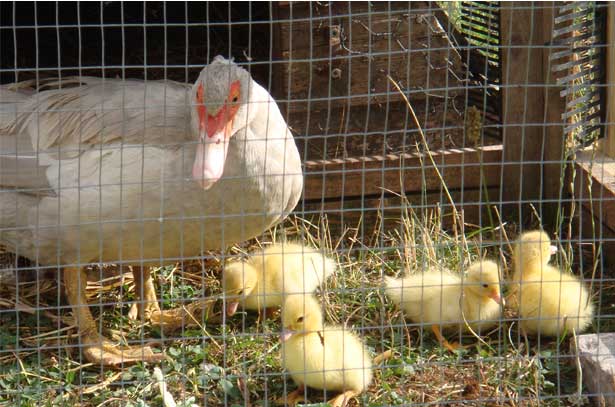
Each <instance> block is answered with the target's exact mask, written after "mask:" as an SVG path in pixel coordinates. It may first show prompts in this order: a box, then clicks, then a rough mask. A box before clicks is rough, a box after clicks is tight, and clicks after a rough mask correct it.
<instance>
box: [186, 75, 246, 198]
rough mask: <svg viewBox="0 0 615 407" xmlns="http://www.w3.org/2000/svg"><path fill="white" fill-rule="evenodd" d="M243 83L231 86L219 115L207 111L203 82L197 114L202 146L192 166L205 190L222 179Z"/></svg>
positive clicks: (198, 88)
mask: <svg viewBox="0 0 615 407" xmlns="http://www.w3.org/2000/svg"><path fill="white" fill-rule="evenodd" d="M240 91H241V86H240V82H239V81H235V82H233V83H231V86H230V87H229V92H228V95H227V97H226V99H225V101H224V103H223V104H222V105H221V106H220V107H219V108H218V109H216V111H208V110H207V101H206V100H204V97H205V96H204V95H205V92H204V88H203V82H201V83H199V85H198V87H197V91H196V101H195V102H196V110H197V113H198V122H199V138H200V140H199V143H198V144H197V149H196V157H195V159H194V165H193V166H192V178H193V179H194V180H195V181H197V182H198V183H199V184H200V185H201V187H203V189H209V188H210V187H211V186H212V185H213V184H214V183H215V182H216V181H218V180H219V179H220V177H221V176H222V173H223V171H224V163H225V161H226V155H227V153H228V144H229V140H230V138H231V136H232V135H233V134H232V131H233V120H234V118H235V114H237V111H238V110H239V100H240V98H241V94H240Z"/></svg>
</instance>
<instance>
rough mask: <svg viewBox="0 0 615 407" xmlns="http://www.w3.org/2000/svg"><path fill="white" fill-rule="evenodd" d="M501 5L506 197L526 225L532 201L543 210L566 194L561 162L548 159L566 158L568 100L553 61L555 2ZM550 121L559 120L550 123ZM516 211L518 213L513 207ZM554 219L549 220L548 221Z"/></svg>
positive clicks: (509, 207) (509, 211) (509, 206)
mask: <svg viewBox="0 0 615 407" xmlns="http://www.w3.org/2000/svg"><path fill="white" fill-rule="evenodd" d="M500 4H501V9H500V22H501V46H502V78H503V79H502V102H503V103H502V107H503V114H502V118H503V120H502V122H503V126H504V128H503V148H504V151H503V156H504V163H503V173H502V174H503V176H502V190H503V191H502V195H503V198H504V201H505V202H509V203H511V205H505V209H506V212H507V213H508V214H509V216H510V215H511V214H518V216H519V217H518V218H516V219H514V218H511V220H513V221H517V222H519V223H524V220H526V216H527V215H528V214H529V213H530V212H528V211H527V206H528V205H527V204H530V203H533V204H534V205H535V206H536V207H537V209H538V210H539V211H542V207H541V206H539V204H540V203H541V201H542V200H543V199H544V198H557V197H559V193H560V188H561V185H560V167H561V164H559V163H558V164H549V165H544V161H545V160H553V161H559V160H562V158H563V153H562V148H563V131H562V130H563V128H562V126H561V125H560V124H559V122H560V121H561V117H560V114H561V112H563V107H564V101H563V100H561V98H560V97H559V94H558V89H557V88H555V87H553V88H551V87H549V84H553V83H554V82H555V81H554V80H553V77H552V75H551V72H549V71H550V66H551V65H550V64H549V59H548V58H549V51H550V50H549V48H550V47H551V44H550V42H551V35H552V30H553V15H554V10H553V7H554V4H553V2H549V3H536V2H523V1H513V2H508V3H507V2H502V3H500ZM546 123H558V124H557V125H547V124H546ZM511 210H512V211H511ZM543 220H545V221H547V222H548V220H546V219H543Z"/></svg>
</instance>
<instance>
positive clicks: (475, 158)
mask: <svg viewBox="0 0 615 407" xmlns="http://www.w3.org/2000/svg"><path fill="white" fill-rule="evenodd" d="M432 156H433V158H434V161H435V162H436V164H437V165H438V168H439V170H440V173H441V175H442V177H443V179H444V182H445V183H446V185H447V187H448V188H449V190H459V189H462V188H463V189H468V190H471V189H479V188H482V187H484V186H487V187H492V186H499V185H500V176H501V166H502V146H501V145H496V146H487V147H481V148H463V149H450V150H441V151H437V152H434V153H432ZM304 165H305V183H304V191H303V195H304V199H305V200H306V201H311V202H320V201H321V200H323V199H325V200H336V199H338V200H339V199H341V198H342V197H343V198H344V199H345V200H347V199H357V198H364V197H376V196H380V195H382V194H383V193H384V194H391V192H392V193H400V192H401V191H404V192H405V193H413V192H421V191H423V190H425V191H439V190H440V188H441V187H442V182H441V180H440V178H439V177H438V175H437V173H436V171H435V170H434V168H433V166H432V165H431V161H430V160H429V158H428V157H427V156H426V155H425V154H418V153H417V154H403V155H387V156H371V157H359V158H349V159H344V160H318V161H306V162H305V164H304ZM388 191H391V192H388Z"/></svg>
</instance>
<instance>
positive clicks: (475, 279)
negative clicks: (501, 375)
mask: <svg viewBox="0 0 615 407" xmlns="http://www.w3.org/2000/svg"><path fill="white" fill-rule="evenodd" d="M385 279H386V281H385V284H386V289H385V291H386V294H387V295H388V296H389V298H390V299H391V300H392V301H393V302H394V303H395V304H397V305H398V306H400V307H401V308H402V309H403V310H404V311H405V312H406V315H407V316H408V318H409V319H410V320H412V321H413V322H416V323H422V324H430V325H431V329H432V331H433V333H434V335H435V336H436V338H438V340H439V341H440V342H441V343H442V345H443V346H445V347H446V348H447V349H449V350H451V351H453V350H455V349H457V348H459V344H456V343H454V344H451V343H449V342H448V341H446V339H444V338H443V337H442V333H441V332H440V327H441V326H442V327H443V328H450V327H458V326H460V325H461V326H462V327H464V328H465V329H466V330H467V326H466V323H465V322H467V325H469V326H470V328H472V330H474V331H477V330H478V329H485V328H489V327H490V326H493V325H495V324H497V322H498V320H499V318H500V315H501V312H502V311H501V306H500V305H501V303H502V299H501V297H500V273H499V268H498V265H497V264H496V263H494V262H492V261H489V260H482V261H477V262H475V263H473V264H472V265H471V266H470V267H469V268H468V273H467V275H466V276H465V278H464V279H463V280H462V279H461V277H460V276H459V275H454V274H451V273H448V272H441V271H437V270H431V271H426V272H424V273H420V274H415V275H411V276H408V277H405V278H402V279H394V278H391V277H385ZM464 317H465V322H464Z"/></svg>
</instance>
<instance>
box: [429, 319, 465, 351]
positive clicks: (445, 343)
mask: <svg viewBox="0 0 615 407" xmlns="http://www.w3.org/2000/svg"><path fill="white" fill-rule="evenodd" d="M431 330H432V331H433V333H434V335H435V336H436V338H437V339H438V341H439V342H440V344H441V345H442V346H444V347H445V348H446V349H448V350H449V351H451V352H453V353H455V352H456V351H458V350H459V349H465V346H462V345H461V344H459V343H457V342H453V343H450V342H449V341H447V340H446V338H444V336H442V332H440V327H439V326H438V325H432V326H431Z"/></svg>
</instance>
